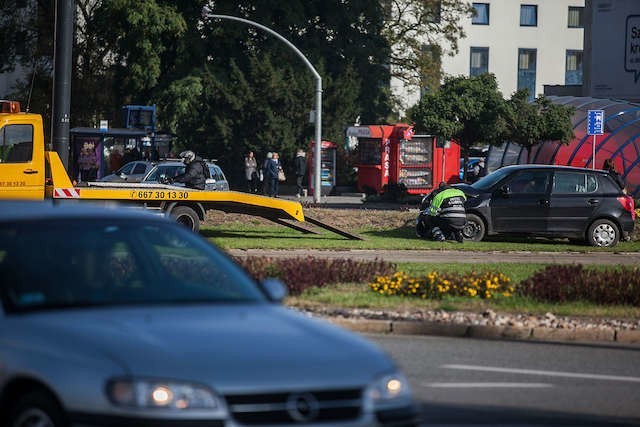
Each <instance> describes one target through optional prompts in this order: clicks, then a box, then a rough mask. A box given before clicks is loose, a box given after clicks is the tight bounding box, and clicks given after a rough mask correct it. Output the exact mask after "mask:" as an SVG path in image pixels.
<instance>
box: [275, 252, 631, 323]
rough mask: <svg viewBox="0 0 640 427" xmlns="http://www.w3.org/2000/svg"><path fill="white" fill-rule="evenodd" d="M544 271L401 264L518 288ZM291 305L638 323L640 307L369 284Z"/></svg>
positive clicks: (306, 296) (417, 271)
mask: <svg viewBox="0 0 640 427" xmlns="http://www.w3.org/2000/svg"><path fill="white" fill-rule="evenodd" d="M542 268H544V265H543V264H507V263H496V264H486V265H482V266H481V267H478V266H474V265H467V264H422V263H400V264H399V265H398V270H401V271H404V272H407V273H408V274H409V275H411V276H413V275H422V274H426V273H428V272H430V271H433V270H437V271H438V272H441V273H446V272H450V273H451V272H461V273H463V272H467V271H471V270H474V269H475V270H476V271H485V270H488V271H494V272H495V271H499V272H501V273H503V274H505V275H507V276H509V277H510V278H511V280H512V282H513V283H515V284H517V283H519V282H520V281H522V280H523V279H526V278H527V277H529V276H530V275H531V274H533V273H535V272H536V271H538V270H540V269H542ZM286 303H287V305H290V306H294V307H309V308H313V307H323V306H324V307H326V306H328V307H335V308H338V307H339V308H367V309H372V310H394V311H409V312H411V311H417V310H444V311H470V312H481V311H484V310H486V309H488V308H490V309H492V310H494V311H496V312H501V313H525V314H526V313H529V314H532V315H544V314H545V313H547V312H551V313H554V314H555V315H556V316H571V317H589V318H616V319H637V318H639V317H640V307H631V306H600V305H596V304H592V303H587V302H580V301H578V302H572V303H563V304H551V303H542V302H538V301H534V300H531V299H529V298H523V297H517V296H515V297H511V298H496V299H489V300H483V299H474V298H464V297H446V298H443V299H442V300H422V299H418V298H411V297H401V296H383V295H380V294H377V293H375V292H372V291H371V290H370V289H369V286H368V284H366V283H358V284H355V283H347V284H337V285H331V286H326V287H323V288H314V289H309V290H307V291H306V292H304V293H303V294H302V295H300V296H298V297H289V298H287V301H286Z"/></svg>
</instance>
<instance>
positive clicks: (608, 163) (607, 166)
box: [602, 159, 627, 194]
mask: <svg viewBox="0 0 640 427" xmlns="http://www.w3.org/2000/svg"><path fill="white" fill-rule="evenodd" d="M602 169H603V170H606V171H607V172H609V176H611V178H613V180H614V181H615V182H616V184H618V186H619V187H620V189H621V190H622V192H623V193H624V194H627V190H626V186H627V185H626V183H625V182H624V179H622V176H620V174H619V173H618V171H617V170H616V165H615V164H614V163H613V159H606V160H605V161H604V164H603V165H602Z"/></svg>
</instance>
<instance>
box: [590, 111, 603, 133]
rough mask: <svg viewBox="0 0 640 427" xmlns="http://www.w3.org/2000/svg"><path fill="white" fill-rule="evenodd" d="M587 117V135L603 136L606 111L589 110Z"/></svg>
mask: <svg viewBox="0 0 640 427" xmlns="http://www.w3.org/2000/svg"><path fill="white" fill-rule="evenodd" d="M587 117H588V123H587V135H602V134H603V133H604V110H589V111H588V112H587Z"/></svg>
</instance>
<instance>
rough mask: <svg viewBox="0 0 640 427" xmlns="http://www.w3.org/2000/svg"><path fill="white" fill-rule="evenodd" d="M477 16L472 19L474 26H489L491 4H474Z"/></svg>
mask: <svg viewBox="0 0 640 427" xmlns="http://www.w3.org/2000/svg"><path fill="white" fill-rule="evenodd" d="M473 9H474V10H475V14H474V16H473V18H472V19H471V23H472V24H473V25H489V3H473Z"/></svg>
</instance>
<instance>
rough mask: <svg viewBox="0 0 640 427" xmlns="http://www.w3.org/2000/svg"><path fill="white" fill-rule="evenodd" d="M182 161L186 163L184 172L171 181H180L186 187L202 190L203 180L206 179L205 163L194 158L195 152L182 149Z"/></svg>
mask: <svg viewBox="0 0 640 427" xmlns="http://www.w3.org/2000/svg"><path fill="white" fill-rule="evenodd" d="M180 157H181V158H182V161H183V162H184V164H185V165H186V167H185V170H184V173H183V174H180V175H178V176H176V177H175V178H173V182H182V183H184V186H185V187H187V188H195V189H197V190H204V186H205V181H206V179H207V175H208V174H207V172H206V171H205V169H206V168H207V164H206V163H205V162H204V161H202V160H199V159H196V154H195V153H194V152H193V151H191V150H187V151H183V152H182V153H180Z"/></svg>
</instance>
